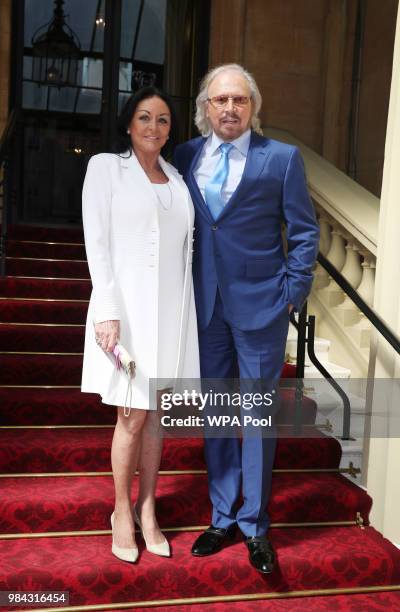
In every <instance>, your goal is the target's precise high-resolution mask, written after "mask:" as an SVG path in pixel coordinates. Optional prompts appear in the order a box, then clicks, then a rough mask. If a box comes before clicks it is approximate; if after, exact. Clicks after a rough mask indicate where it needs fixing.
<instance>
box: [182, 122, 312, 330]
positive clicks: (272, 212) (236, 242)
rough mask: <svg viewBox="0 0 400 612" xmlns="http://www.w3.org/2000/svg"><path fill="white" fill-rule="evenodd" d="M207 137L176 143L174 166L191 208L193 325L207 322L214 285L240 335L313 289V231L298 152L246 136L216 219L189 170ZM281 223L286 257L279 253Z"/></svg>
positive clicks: (272, 318) (279, 313)
mask: <svg viewBox="0 0 400 612" xmlns="http://www.w3.org/2000/svg"><path fill="white" fill-rule="evenodd" d="M205 142H206V139H205V138H202V137H200V138H195V139H194V140H190V141H189V142H186V143H185V144H182V145H179V146H178V147H177V148H176V151H175V166H176V167H177V169H178V170H179V172H180V173H181V174H182V175H183V177H184V179H185V181H186V184H187V185H188V187H189V190H190V193H191V196H192V200H193V203H194V206H195V209H196V221H195V225H196V230H195V242H194V255H193V279H194V289H195V296H196V307H197V318H198V323H199V327H200V328H201V329H204V328H205V327H207V325H208V323H209V322H210V319H211V316H212V313H213V309H214V303H215V295H216V291H217V287H218V288H219V291H220V295H221V299H222V301H223V304H224V312H225V315H226V317H227V319H228V322H229V323H230V324H231V325H234V326H235V327H237V328H239V329H241V330H243V331H245V330H256V329H262V328H263V327H266V326H267V325H270V324H271V323H274V321H275V320H277V319H278V318H279V317H280V316H282V315H283V313H284V312H285V311H286V312H287V308H288V304H289V303H291V304H294V306H295V308H296V309H297V310H300V309H301V307H302V304H303V302H304V301H305V299H306V298H307V295H308V293H309V291H310V289H311V283H312V267H313V264H314V262H315V258H316V255H317V252H318V240H319V227H318V224H317V222H316V219H315V212H314V207H313V205H312V203H311V200H310V197H309V195H308V191H307V187H306V181H305V176H304V167H303V162H302V159H301V156H300V153H299V151H298V149H297V148H296V147H294V146H291V145H287V144H283V143H281V142H278V141H276V140H271V139H269V138H264V137H262V136H259V135H258V134H256V133H255V132H252V134H251V139H250V147H249V152H248V155H247V159H246V165H245V168H244V172H243V176H242V179H241V181H240V183H239V185H238V187H237V189H236V191H235V192H234V194H233V195H232V197H231V199H230V200H229V201H228V202H227V204H226V205H225V207H224V209H223V211H222V212H221V214H220V216H219V217H218V219H217V220H216V221H214V219H213V217H212V216H211V214H210V212H209V210H208V208H207V205H206V203H205V202H204V199H203V197H202V195H201V193H200V190H199V188H198V186H197V183H196V180H195V178H194V176H193V170H194V168H195V166H196V163H197V160H198V159H199V155H200V153H201V150H202V148H203V146H204V144H205ZM282 224H285V225H286V237H287V245H288V249H287V250H288V252H287V255H285V253H284V248H283V240H282Z"/></svg>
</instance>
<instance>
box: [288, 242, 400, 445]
mask: <svg viewBox="0 0 400 612" xmlns="http://www.w3.org/2000/svg"><path fill="white" fill-rule="evenodd" d="M317 260H318V262H319V263H320V264H321V266H322V267H323V268H325V270H326V271H327V272H328V274H329V275H330V276H331V277H332V278H333V280H334V281H335V282H336V283H337V284H338V285H339V287H340V288H341V289H342V290H343V291H344V292H345V293H346V295H348V296H349V298H350V299H351V300H352V301H353V302H354V304H355V305H356V306H357V307H358V308H359V309H360V310H361V312H363V313H364V314H365V316H366V317H367V319H368V320H369V321H370V322H371V324H372V325H373V327H374V328H375V329H376V330H377V331H378V332H379V333H380V334H381V335H382V336H383V337H384V338H385V340H387V342H389V344H390V345H391V346H392V348H394V350H395V351H396V352H397V353H398V354H400V339H399V338H398V336H396V334H395V333H394V332H393V331H392V330H391V329H390V328H389V327H388V326H387V325H386V323H385V322H384V321H383V320H382V319H381V318H380V317H379V315H378V314H377V313H376V312H375V311H374V310H373V309H372V308H371V307H370V306H368V304H367V303H366V302H365V301H364V300H363V298H362V297H361V296H360V294H359V293H357V291H356V290H355V289H354V288H353V287H352V286H351V285H350V283H349V282H348V281H347V280H346V279H345V277H344V276H343V275H342V274H341V273H340V272H339V270H337V269H336V268H335V266H334V265H333V264H332V263H331V262H330V261H329V260H328V259H327V258H326V257H324V255H322V253H319V254H318V257H317ZM306 309H307V304H305V305H304V307H303V310H302V312H301V313H300V315H299V322H298V323H297V322H296V321H295V319H294V316H293V315H291V321H292V323H293V324H294V325H295V327H296V329H297V332H298V347H297V355H298V356H299V355H300V356H301V355H304V348H305V345H306V344H307V352H308V356H309V357H310V361H311V363H313V364H314V365H315V367H316V368H317V369H318V370H319V372H321V374H322V375H323V377H324V378H325V379H326V380H327V382H328V383H329V384H330V385H331V386H332V387H333V388H334V389H335V391H336V392H337V393H338V395H339V396H340V398H341V400H342V402H343V433H342V440H350V439H351V438H350V418H351V405H350V400H349V398H348V397H347V394H346V393H345V391H344V390H343V389H342V387H341V386H340V385H339V384H338V383H337V382H336V380H335V379H334V378H333V376H332V375H331V374H330V373H329V372H328V370H327V369H326V368H325V367H324V366H323V365H322V363H321V362H320V361H319V359H318V357H317V356H316V354H315V349H314V344H315V316H309V317H308V318H307V315H306V313H307V310H306ZM301 321H302V324H300V322H301ZM306 328H307V329H308V333H307V334H306V333H305V329H306ZM299 345H301V346H299ZM303 360H304V357H303V358H301V361H302V362H303V364H304V361H303ZM303 364H300V368H299V367H297V369H296V377H300V376H301V368H303V371H304V365H303ZM298 366H299V364H298ZM296 389H298V391H299V392H300V386H297V385H296ZM300 402H301V398H300V393H299V398H298V402H297V403H298V404H299V406H300ZM297 403H296V414H297ZM299 410H300V407H299Z"/></svg>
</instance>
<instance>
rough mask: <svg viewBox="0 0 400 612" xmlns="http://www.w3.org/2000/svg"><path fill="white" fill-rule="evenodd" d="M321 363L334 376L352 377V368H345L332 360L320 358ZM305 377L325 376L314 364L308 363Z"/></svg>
mask: <svg viewBox="0 0 400 612" xmlns="http://www.w3.org/2000/svg"><path fill="white" fill-rule="evenodd" d="M320 361H321V364H322V365H323V366H324V368H325V369H326V370H328V372H329V374H330V375H331V376H333V378H350V376H351V370H349V369H348V368H344V367H342V366H340V365H338V364H336V363H333V362H331V361H325V360H323V359H320ZM304 377H305V378H323V375H322V374H321V372H320V371H319V370H318V368H316V367H315V366H314V365H312V364H310V365H306V367H305V370H304Z"/></svg>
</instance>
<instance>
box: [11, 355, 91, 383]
mask: <svg viewBox="0 0 400 612" xmlns="http://www.w3.org/2000/svg"><path fill="white" fill-rule="evenodd" d="M0 360H1V370H0V384H2V385H15V384H18V385H80V382H81V378H82V361H83V357H82V356H80V355H63V356H62V357H60V356H58V355H4V354H3V355H1V356H0Z"/></svg>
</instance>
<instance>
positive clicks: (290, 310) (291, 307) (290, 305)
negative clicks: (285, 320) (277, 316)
mask: <svg viewBox="0 0 400 612" xmlns="http://www.w3.org/2000/svg"><path fill="white" fill-rule="evenodd" d="M288 308H289V314H290V313H291V312H292V310H293V308H294V305H293V304H289V306H288Z"/></svg>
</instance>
